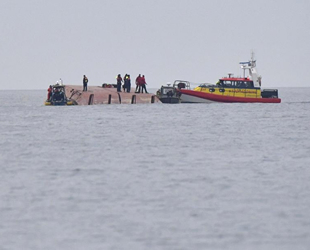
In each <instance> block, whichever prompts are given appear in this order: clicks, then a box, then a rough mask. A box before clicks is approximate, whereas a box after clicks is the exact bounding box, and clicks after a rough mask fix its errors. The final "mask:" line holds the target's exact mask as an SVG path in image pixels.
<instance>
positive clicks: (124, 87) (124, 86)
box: [123, 74, 128, 92]
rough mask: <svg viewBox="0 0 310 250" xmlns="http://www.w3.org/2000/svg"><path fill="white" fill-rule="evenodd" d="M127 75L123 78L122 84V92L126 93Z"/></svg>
mask: <svg viewBox="0 0 310 250" xmlns="http://www.w3.org/2000/svg"><path fill="white" fill-rule="evenodd" d="M127 76H128V75H127V74H126V75H125V76H124V84H123V91H124V92H126V90H127Z"/></svg>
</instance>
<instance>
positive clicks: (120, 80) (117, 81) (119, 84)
mask: <svg viewBox="0 0 310 250" xmlns="http://www.w3.org/2000/svg"><path fill="white" fill-rule="evenodd" d="M122 81H123V79H122V76H121V74H118V75H117V78H116V83H117V84H116V87H117V92H122V91H121V88H122Z"/></svg>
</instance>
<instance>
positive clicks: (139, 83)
mask: <svg viewBox="0 0 310 250" xmlns="http://www.w3.org/2000/svg"><path fill="white" fill-rule="evenodd" d="M140 91H141V74H139V75H138V76H137V78H136V91H135V92H136V93H140Z"/></svg>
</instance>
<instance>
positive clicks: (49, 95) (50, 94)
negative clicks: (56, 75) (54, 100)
mask: <svg viewBox="0 0 310 250" xmlns="http://www.w3.org/2000/svg"><path fill="white" fill-rule="evenodd" d="M52 91H53V88H52V85H50V86H49V88H48V89H47V100H48V101H49V100H50V99H51V96H52Z"/></svg>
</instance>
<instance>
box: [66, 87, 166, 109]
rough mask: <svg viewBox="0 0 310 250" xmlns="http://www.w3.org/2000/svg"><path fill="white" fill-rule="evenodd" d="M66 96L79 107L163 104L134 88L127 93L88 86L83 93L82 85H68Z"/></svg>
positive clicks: (154, 97) (152, 95) (155, 97)
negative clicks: (136, 91)
mask: <svg viewBox="0 0 310 250" xmlns="http://www.w3.org/2000/svg"><path fill="white" fill-rule="evenodd" d="M66 95H67V98H68V99H70V100H72V101H74V102H75V103H76V104H77V105H99V104H148V103H161V101H160V100H159V98H158V97H157V96H156V95H154V94H151V93H150V94H146V93H135V89H134V88H132V89H131V91H130V93H127V92H124V91H122V92H117V89H116V88H107V87H101V86H88V88H87V91H83V86H81V85H66Z"/></svg>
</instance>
